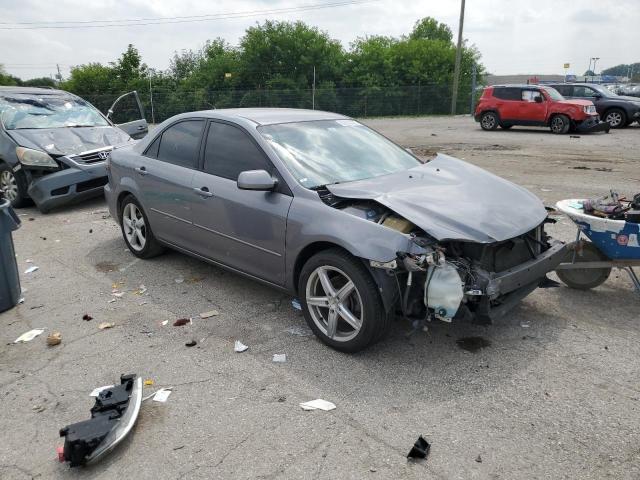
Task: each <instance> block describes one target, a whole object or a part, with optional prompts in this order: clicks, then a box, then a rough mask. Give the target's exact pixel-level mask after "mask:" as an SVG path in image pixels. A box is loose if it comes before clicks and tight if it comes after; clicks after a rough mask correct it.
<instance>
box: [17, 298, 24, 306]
mask: <svg viewBox="0 0 640 480" xmlns="http://www.w3.org/2000/svg"><path fill="white" fill-rule="evenodd" d="M22 303H24V297H20V298H19V299H18V305H20V304H22Z"/></svg>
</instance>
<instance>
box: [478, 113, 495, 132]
mask: <svg viewBox="0 0 640 480" xmlns="http://www.w3.org/2000/svg"><path fill="white" fill-rule="evenodd" d="M498 123H499V122H498V116H497V115H496V114H495V113H494V112H484V113H483V114H482V116H481V117H480V126H481V127H482V129H483V130H495V129H496V128H498Z"/></svg>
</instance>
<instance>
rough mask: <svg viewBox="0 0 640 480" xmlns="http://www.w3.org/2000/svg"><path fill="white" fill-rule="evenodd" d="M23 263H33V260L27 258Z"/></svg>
mask: <svg viewBox="0 0 640 480" xmlns="http://www.w3.org/2000/svg"><path fill="white" fill-rule="evenodd" d="M24 263H33V260H31V259H30V258H27V259H26V260H25V261H24Z"/></svg>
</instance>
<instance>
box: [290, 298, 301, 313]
mask: <svg viewBox="0 0 640 480" xmlns="http://www.w3.org/2000/svg"><path fill="white" fill-rule="evenodd" d="M291 306H292V307H293V308H294V309H296V310H300V311H302V305H301V304H300V300H298V299H297V298H294V299H293V300H291Z"/></svg>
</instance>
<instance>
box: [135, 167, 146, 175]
mask: <svg viewBox="0 0 640 480" xmlns="http://www.w3.org/2000/svg"><path fill="white" fill-rule="evenodd" d="M136 172H138V174H140V175H146V174H147V173H149V172H147V169H146V168H145V167H138V168H136Z"/></svg>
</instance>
